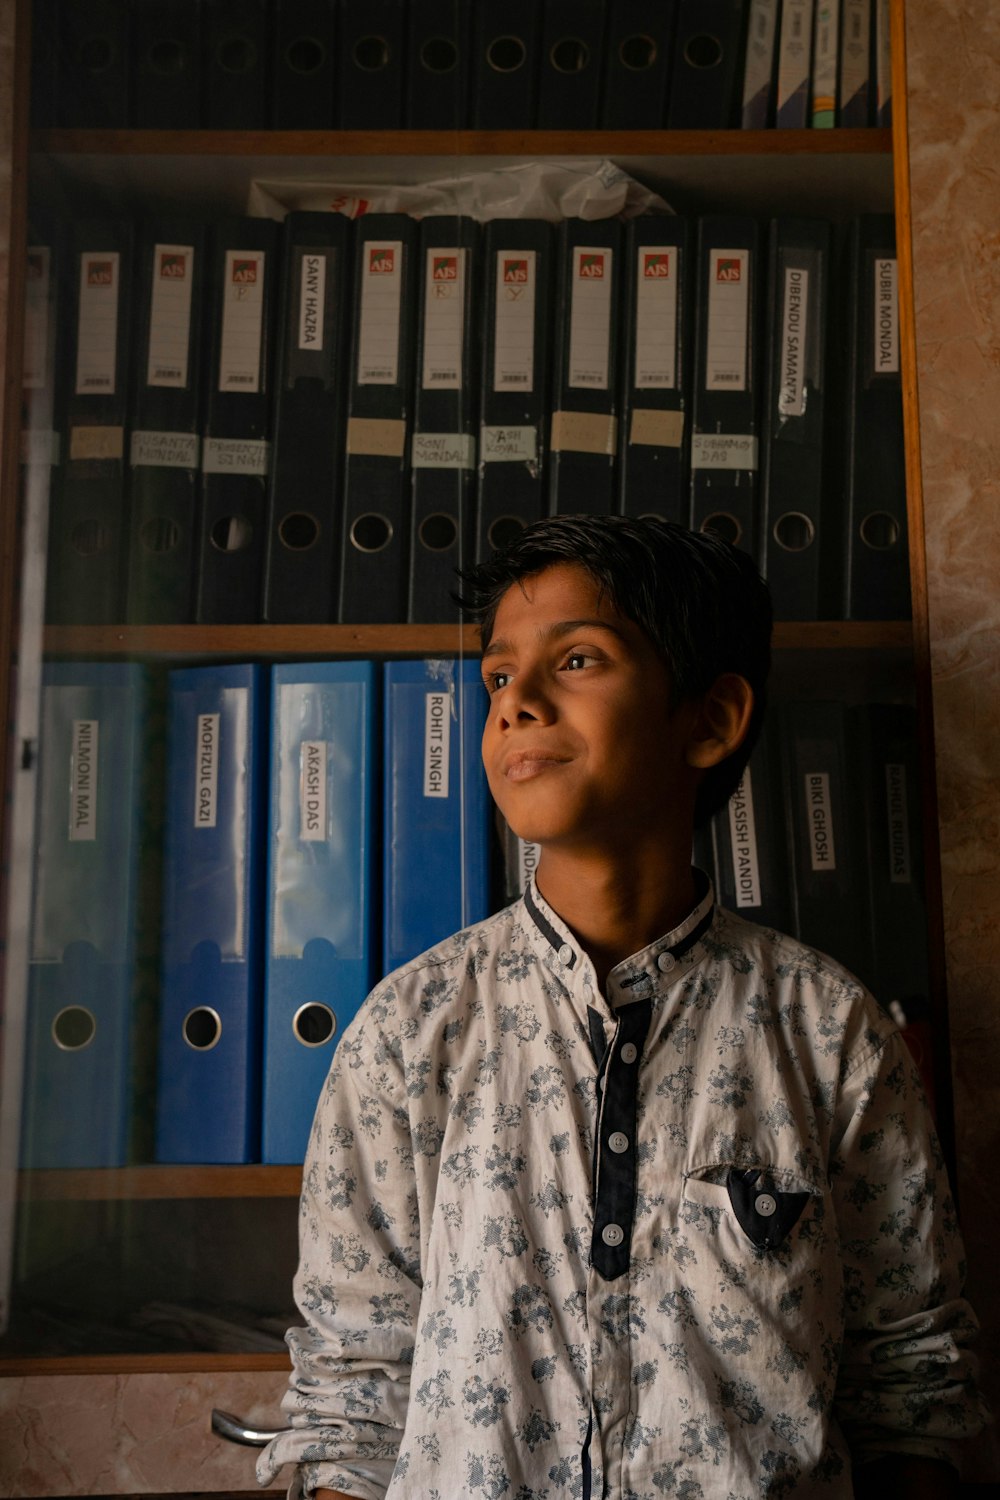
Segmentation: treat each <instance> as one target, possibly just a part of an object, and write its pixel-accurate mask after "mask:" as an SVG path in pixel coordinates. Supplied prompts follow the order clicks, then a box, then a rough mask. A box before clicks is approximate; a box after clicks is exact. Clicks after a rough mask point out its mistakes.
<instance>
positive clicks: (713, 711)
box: [687, 672, 754, 771]
mask: <svg viewBox="0 0 1000 1500" xmlns="http://www.w3.org/2000/svg"><path fill="white" fill-rule="evenodd" d="M753 706H754V695H753V688H752V687H751V686H750V684H749V682H747V680H746V678H745V677H740V676H739V674H738V673H737V672H723V674H722V676H721V677H717V678H716V679H715V681H714V682H713V683H712V686H711V687H710V688H709V690H708V692H707V693H706V694H705V696H704V698H702V700H701V703H700V704H699V706H698V712H697V714H696V716H695V720H694V724H693V725H692V729H691V736H690V738H689V740H688V747H687V763H688V765H689V766H696V767H698V769H700V770H704V771H707V770H708V769H709V767H711V766H717V765H718V764H719V762H720V761H723V760H725V759H726V757H727V756H730V755H732V754H733V752H734V751H735V750H738V749H739V747H740V746H741V745H742V743H743V741H744V740H745V739H746V736H747V731H748V729H749V728H750V719H751V716H752V714H753Z"/></svg>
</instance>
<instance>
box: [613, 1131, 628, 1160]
mask: <svg viewBox="0 0 1000 1500" xmlns="http://www.w3.org/2000/svg"><path fill="white" fill-rule="evenodd" d="M608 1145H609V1146H610V1147H611V1149H612V1151H615V1152H617V1154H618V1155H619V1156H621V1154H622V1152H623V1151H627V1150H628V1136H627V1135H624V1134H623V1133H622V1132H621V1131H620V1130H616V1131H615V1132H614V1133H613V1134H612V1135H609V1136H608Z"/></svg>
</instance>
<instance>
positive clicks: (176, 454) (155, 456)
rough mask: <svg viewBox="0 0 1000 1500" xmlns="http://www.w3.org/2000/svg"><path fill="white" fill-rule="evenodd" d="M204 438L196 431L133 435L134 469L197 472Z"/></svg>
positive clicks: (132, 454)
mask: <svg viewBox="0 0 1000 1500" xmlns="http://www.w3.org/2000/svg"><path fill="white" fill-rule="evenodd" d="M200 448H201V439H200V438H199V437H198V434H197V433H196V432H133V434H132V442H131V447H130V451H129V462H130V463H131V464H132V467H133V468H137V469H138V468H144V469H196V468H197V467H198V456H199V450H200Z"/></svg>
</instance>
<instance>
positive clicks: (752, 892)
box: [729, 766, 761, 907]
mask: <svg viewBox="0 0 1000 1500" xmlns="http://www.w3.org/2000/svg"><path fill="white" fill-rule="evenodd" d="M729 840H730V848H731V849H732V853H733V881H734V883H735V888H736V905H737V907H740V906H760V904H761V894H760V861H759V860H758V858H757V821H756V818H755V816H754V804H753V776H752V773H751V771H750V767H749V766H747V768H746V770H745V771H744V772H743V776H742V779H741V780H740V784H739V786H738V787H737V788H736V790H735V792H734V793H733V795H732V796H731V797H730V799H729Z"/></svg>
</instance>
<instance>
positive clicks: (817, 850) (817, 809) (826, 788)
mask: <svg viewBox="0 0 1000 1500" xmlns="http://www.w3.org/2000/svg"><path fill="white" fill-rule="evenodd" d="M805 782H806V814H807V818H808V823H809V860H810V863H811V865H812V868H813V869H814V870H835V869H836V868H837V850H836V846H835V845H834V841H833V815H832V811H831V807H830V777H829V776H828V774H827V773H826V772H825V771H807V772H806V778H805Z"/></svg>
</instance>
